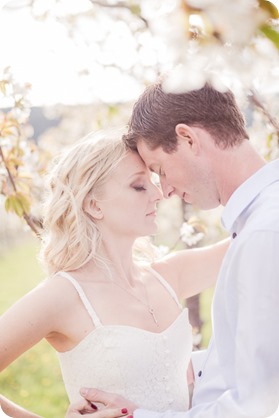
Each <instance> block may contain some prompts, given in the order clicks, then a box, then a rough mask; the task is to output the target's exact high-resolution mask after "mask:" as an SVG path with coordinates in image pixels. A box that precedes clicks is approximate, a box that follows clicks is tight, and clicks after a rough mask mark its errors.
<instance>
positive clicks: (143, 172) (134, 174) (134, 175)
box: [128, 171, 146, 179]
mask: <svg viewBox="0 0 279 418" xmlns="http://www.w3.org/2000/svg"><path fill="white" fill-rule="evenodd" d="M145 174H146V172H145V171H138V172H136V173H133V174H131V175H130V176H129V177H128V179H130V178H131V177H136V176H142V175H145Z"/></svg>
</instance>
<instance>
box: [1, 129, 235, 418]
mask: <svg viewBox="0 0 279 418" xmlns="http://www.w3.org/2000/svg"><path fill="white" fill-rule="evenodd" d="M161 199H162V194H161V191H160V189H159V188H158V187H157V186H156V185H155V184H153V182H152V180H151V177H150V173H149V172H148V170H147V168H146V167H145V165H144V163H143V162H142V160H141V159H140V157H139V156H138V155H137V154H136V153H134V152H131V151H127V150H126V149H125V146H124V144H123V142H122V141H121V140H120V139H115V138H108V137H102V136H92V135H90V136H89V137H87V138H86V139H84V140H82V141H81V142H79V143H77V144H76V145H75V146H73V147H72V148H71V149H70V150H69V151H68V152H66V153H65V155H64V156H63V157H62V158H61V159H60V161H58V162H57V163H56V165H55V166H54V167H53V169H52V171H51V173H50V192H49V197H48V200H47V202H46V204H45V218H44V224H45V236H44V239H43V247H42V252H41V255H42V260H43V262H44V263H45V265H46V267H47V270H48V274H49V277H48V279H46V280H45V281H44V282H43V283H42V284H40V285H39V286H37V287H36V288H35V289H34V290H33V291H31V292H30V293H29V294H27V295H26V296H24V297H23V298H22V299H21V300H20V301H18V302H17V303H16V304H15V305H14V306H13V307H11V308H10V309H9V310H8V311H7V312H6V313H5V314H4V315H3V316H2V318H1V320H0V335H1V340H0V370H3V369H4V368H5V367H7V366H8V365H9V364H10V363H11V362H12V361H13V360H15V359H16V358H17V357H18V356H19V355H21V354H22V353H23V352H25V351H26V350H28V349H29V348H30V347H32V346H33V345H34V344H36V343H37V342H39V341H40V340H41V339H42V338H46V339H47V341H48V342H49V343H50V344H51V345H52V346H53V347H54V349H55V350H56V351H57V352H58V356H59V360H60V363H61V370H62V375H63V379H64V382H65V386H66V390H67V393H68V396H69V399H70V401H71V402H75V401H77V400H78V399H80V395H79V389H80V387H82V386H84V387H93V386H94V387H98V388H100V389H103V390H106V391H109V392H116V393H119V394H120V395H123V396H124V397H125V398H128V399H130V400H132V401H133V402H135V403H136V404H137V405H141V406H142V407H144V408H148V409H154V408H155V406H156V409H157V410H158V405H160V408H161V410H167V409H174V410H186V409H187V408H188V406H189V395H188V386H187V380H186V373H187V368H188V365H189V360H190V354H191V349H192V333H191V327H190V324H189V321H188V313H187V309H185V308H184V309H183V308H182V307H181V305H180V302H179V301H180V300H182V299H185V298H188V297H190V296H192V295H194V294H197V293H199V292H201V291H202V290H204V289H206V288H208V287H210V286H212V285H213V284H214V282H215V280H216V278H217V274H218V270H219V266H220V263H221V260H222V258H223V255H224V253H225V251H226V248H227V245H228V241H227V240H226V241H225V242H221V243H219V244H216V245H213V246H210V247H206V248H203V249H196V250H185V251H180V252H178V253H176V254H172V255H170V256H167V257H165V258H161V259H160V260H157V261H154V262H152V263H151V264H150V263H147V262H146V261H143V260H142V252H141V250H140V247H139V246H137V245H136V244H137V238H139V237H143V236H147V235H152V234H155V233H156V230H157V226H156V207H157V204H158V203H159V201H160V200H161ZM134 253H136V254H137V256H140V257H136V256H135V255H134ZM11 329H13V332H12V333H11V332H10V330H11ZM4 408H5V404H4V406H3V410H4V411H5V409H4ZM20 416H21V417H22V416H23V415H20Z"/></svg>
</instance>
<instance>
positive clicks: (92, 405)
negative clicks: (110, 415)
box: [90, 402, 98, 411]
mask: <svg viewBox="0 0 279 418" xmlns="http://www.w3.org/2000/svg"><path fill="white" fill-rule="evenodd" d="M90 406H91V408H93V409H94V410H95V411H97V409H98V408H97V406H96V405H94V403H92V402H90Z"/></svg>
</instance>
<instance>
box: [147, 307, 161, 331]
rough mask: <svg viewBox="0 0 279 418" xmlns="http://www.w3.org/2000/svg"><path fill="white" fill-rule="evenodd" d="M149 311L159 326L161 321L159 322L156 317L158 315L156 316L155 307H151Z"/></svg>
mask: <svg viewBox="0 0 279 418" xmlns="http://www.w3.org/2000/svg"><path fill="white" fill-rule="evenodd" d="M149 313H150V315H151V316H152V318H153V321H154V322H155V324H156V325H157V327H158V326H159V323H158V321H157V318H156V316H155V313H154V309H152V308H149Z"/></svg>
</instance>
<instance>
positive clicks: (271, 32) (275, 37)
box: [260, 25, 279, 49]
mask: <svg viewBox="0 0 279 418" xmlns="http://www.w3.org/2000/svg"><path fill="white" fill-rule="evenodd" d="M260 31H261V32H262V33H263V34H264V35H265V36H266V37H267V38H268V39H269V40H270V41H271V42H273V43H274V45H275V46H276V48H278V49H279V32H277V31H276V30H275V29H273V28H272V27H271V26H270V25H263V26H261V28H260Z"/></svg>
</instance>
